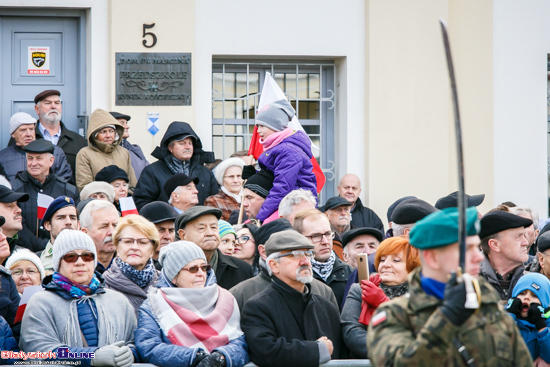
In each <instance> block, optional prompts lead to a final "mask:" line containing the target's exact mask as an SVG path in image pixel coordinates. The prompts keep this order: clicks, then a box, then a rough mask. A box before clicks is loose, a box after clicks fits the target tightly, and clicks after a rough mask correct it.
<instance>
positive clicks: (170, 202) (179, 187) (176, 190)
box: [168, 186, 181, 205]
mask: <svg viewBox="0 0 550 367" xmlns="http://www.w3.org/2000/svg"><path fill="white" fill-rule="evenodd" d="M174 192H175V193H176V194H179V193H180V192H181V186H178V187H176V188H175V189H174V191H172V193H174ZM168 204H170V205H172V194H170V198H169V199H168Z"/></svg>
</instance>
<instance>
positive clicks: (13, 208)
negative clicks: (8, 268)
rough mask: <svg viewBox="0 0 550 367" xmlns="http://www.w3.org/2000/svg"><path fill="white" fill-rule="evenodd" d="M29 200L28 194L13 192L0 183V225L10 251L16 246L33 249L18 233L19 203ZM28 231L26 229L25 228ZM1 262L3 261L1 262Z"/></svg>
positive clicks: (21, 223)
mask: <svg viewBox="0 0 550 367" xmlns="http://www.w3.org/2000/svg"><path fill="white" fill-rule="evenodd" d="M27 200H29V194H25V193H19V192H14V191H12V190H11V188H9V187H7V186H4V185H0V216H2V217H4V222H3V224H2V225H1V226H0V228H1V229H2V232H3V233H4V235H6V237H7V241H8V244H9V246H10V252H11V253H13V251H14V250H16V249H17V248H18V247H25V248H28V249H29V250H31V251H34V249H33V247H32V245H30V244H27V243H25V242H23V241H21V240H20V238H19V233H20V232H21V231H23V216H22V215H21V208H19V203H24V202H25V201H27ZM25 230H27V231H28V229H25ZM2 264H3V262H2Z"/></svg>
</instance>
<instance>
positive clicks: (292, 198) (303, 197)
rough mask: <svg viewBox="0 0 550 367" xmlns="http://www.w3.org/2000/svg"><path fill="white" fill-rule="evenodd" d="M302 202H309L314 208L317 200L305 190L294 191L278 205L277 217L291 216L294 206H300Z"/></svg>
mask: <svg viewBox="0 0 550 367" xmlns="http://www.w3.org/2000/svg"><path fill="white" fill-rule="evenodd" d="M302 201H305V202H309V203H311V205H313V206H314V207H315V206H316V205H317V199H316V198H315V196H313V194H312V193H311V191H309V190H305V189H296V190H292V191H291V192H290V193H288V195H287V196H285V197H284V198H283V200H281V203H280V204H279V216H281V217H284V218H286V217H288V216H289V215H290V214H292V209H293V207H294V206H295V205H298V204H300V203H301V202H302Z"/></svg>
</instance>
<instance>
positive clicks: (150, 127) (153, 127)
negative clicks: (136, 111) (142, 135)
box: [147, 112, 160, 136]
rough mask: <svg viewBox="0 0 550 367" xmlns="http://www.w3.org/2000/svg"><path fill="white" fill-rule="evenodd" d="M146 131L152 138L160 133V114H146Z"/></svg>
mask: <svg viewBox="0 0 550 367" xmlns="http://www.w3.org/2000/svg"><path fill="white" fill-rule="evenodd" d="M147 131H149V132H150V133H151V135H153V136H154V135H155V134H156V133H158V132H159V131H160V112H147Z"/></svg>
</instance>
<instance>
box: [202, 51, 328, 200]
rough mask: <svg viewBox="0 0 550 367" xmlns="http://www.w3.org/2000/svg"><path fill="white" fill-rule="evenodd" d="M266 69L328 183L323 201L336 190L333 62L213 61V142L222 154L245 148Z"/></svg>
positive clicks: (228, 154) (217, 154)
mask: <svg viewBox="0 0 550 367" xmlns="http://www.w3.org/2000/svg"><path fill="white" fill-rule="evenodd" d="M266 72H270V73H271V75H272V76H273V78H274V79H275V81H276V82H277V83H278V84H279V86H280V87H281V89H282V90H283V92H284V93H285V95H286V96H287V98H288V100H289V101H290V103H291V104H292V106H293V107H294V109H295V110H296V114H297V117H298V120H299V121H300V123H301V124H302V126H303V127H304V130H305V131H306V133H307V134H308V135H309V138H310V139H311V141H312V142H313V144H314V145H315V147H313V149H312V151H313V155H314V156H315V157H316V159H317V161H318V162H319V165H320V166H321V168H322V169H323V172H324V173H325V176H326V178H327V182H326V184H325V187H324V188H323V191H322V192H321V199H320V203H324V202H325V201H326V199H328V198H330V197H331V196H333V195H334V193H335V192H336V184H337V183H336V182H335V177H334V171H335V170H334V151H335V149H334V148H335V147H334V116H335V113H334V112H335V111H334V102H335V100H334V99H335V95H334V64H333V63H332V62H331V61H326V62H321V61H318V62H315V63H312V62H303V63H297V62H296V63H289V62H280V63H265V62H242V61H239V62H237V61H233V62H231V61H228V62H225V61H221V60H220V61H216V60H215V61H214V62H213V65H212V124H213V126H212V131H213V134H212V146H213V150H214V152H215V154H216V157H217V158H221V159H226V158H228V157H229V156H230V155H231V154H232V153H234V152H236V151H239V150H248V147H249V145H250V138H251V136H252V132H253V131H254V116H256V112H257V107H258V104H259V100H260V94H261V90H262V87H263V82H264V78H265V73H266Z"/></svg>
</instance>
